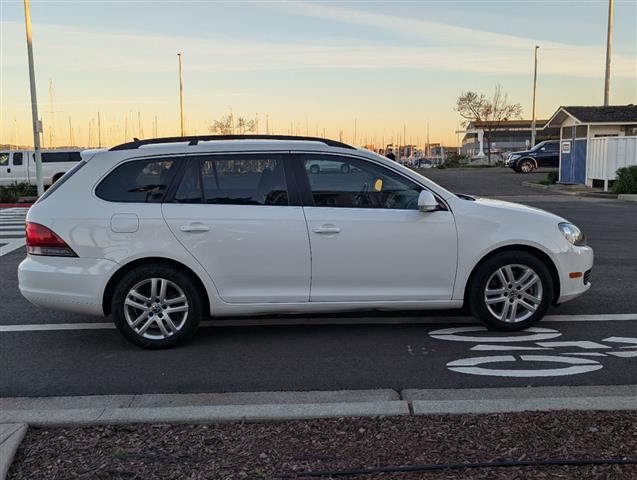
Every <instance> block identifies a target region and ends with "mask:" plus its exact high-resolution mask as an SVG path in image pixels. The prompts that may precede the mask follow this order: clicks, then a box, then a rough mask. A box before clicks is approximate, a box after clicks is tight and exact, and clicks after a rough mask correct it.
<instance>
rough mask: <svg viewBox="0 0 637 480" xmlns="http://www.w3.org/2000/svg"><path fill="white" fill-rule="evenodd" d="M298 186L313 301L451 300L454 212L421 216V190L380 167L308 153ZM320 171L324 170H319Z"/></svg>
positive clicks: (446, 210)
mask: <svg viewBox="0 0 637 480" xmlns="http://www.w3.org/2000/svg"><path fill="white" fill-rule="evenodd" d="M299 161H300V162H301V163H302V165H303V167H302V168H297V175H298V176H302V178H303V180H302V181H300V182H299V183H300V184H301V185H305V188H306V189H309V190H311V195H306V197H307V198H306V199H305V202H306V204H307V203H310V206H306V207H304V210H305V216H306V218H307V223H308V230H309V235H310V245H311V250H312V288H311V295H310V301H313V302H368V301H427V300H450V299H451V295H452V290H453V285H454V280H455V274H456V264H457V234H456V226H455V222H454V218H453V214H452V212H451V211H449V210H448V209H446V207H444V205H443V204H442V203H441V207H442V209H441V210H439V211H435V212H429V213H423V212H420V211H419V210H418V195H419V193H420V191H421V190H422V187H420V186H419V185H417V184H416V183H414V182H413V181H411V180H409V179H408V178H406V177H403V176H402V175H400V174H399V173H397V172H394V171H392V170H390V169H388V168H386V167H384V166H382V165H380V164H377V163H374V162H372V161H368V160H364V159H360V158H356V159H355V158H352V157H347V156H335V155H324V154H323V155H317V154H309V153H308V154H302V158H300V159H299ZM317 166H318V168H317Z"/></svg>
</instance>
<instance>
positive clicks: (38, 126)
mask: <svg viewBox="0 0 637 480" xmlns="http://www.w3.org/2000/svg"><path fill="white" fill-rule="evenodd" d="M24 23H25V25H26V29H27V53H28V55H29V81H30V84H31V116H32V117H33V150H34V152H35V178H36V184H37V188H38V197H39V196H41V195H42V194H43V193H44V182H43V181H42V154H41V152H40V150H41V148H40V133H41V132H42V122H41V121H40V119H39V117H38V95H37V93H36V91H35V68H34V66H33V42H32V38H31V37H32V35H31V9H30V7H29V0H24Z"/></svg>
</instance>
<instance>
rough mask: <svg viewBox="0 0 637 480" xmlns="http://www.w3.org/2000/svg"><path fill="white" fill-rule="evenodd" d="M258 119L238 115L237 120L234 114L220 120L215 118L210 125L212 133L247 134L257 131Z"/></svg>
mask: <svg viewBox="0 0 637 480" xmlns="http://www.w3.org/2000/svg"><path fill="white" fill-rule="evenodd" d="M256 125H257V124H256V121H255V120H252V119H246V118H244V117H238V118H237V120H236V122H235V120H234V116H233V115H232V114H230V115H226V116H225V117H222V118H221V119H220V120H214V121H213V122H212V125H211V126H210V127H209V130H210V133H214V134H217V135H233V134H234V133H237V134H239V135H245V134H246V133H254V132H256V130H257V128H256Z"/></svg>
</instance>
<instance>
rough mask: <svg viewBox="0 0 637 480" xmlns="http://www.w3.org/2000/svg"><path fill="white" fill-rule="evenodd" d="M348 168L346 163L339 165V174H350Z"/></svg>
mask: <svg viewBox="0 0 637 480" xmlns="http://www.w3.org/2000/svg"><path fill="white" fill-rule="evenodd" d="M350 170H351V169H350V166H349V165H348V164H347V163H344V164H343V165H341V173H345V174H348V173H349V172H350Z"/></svg>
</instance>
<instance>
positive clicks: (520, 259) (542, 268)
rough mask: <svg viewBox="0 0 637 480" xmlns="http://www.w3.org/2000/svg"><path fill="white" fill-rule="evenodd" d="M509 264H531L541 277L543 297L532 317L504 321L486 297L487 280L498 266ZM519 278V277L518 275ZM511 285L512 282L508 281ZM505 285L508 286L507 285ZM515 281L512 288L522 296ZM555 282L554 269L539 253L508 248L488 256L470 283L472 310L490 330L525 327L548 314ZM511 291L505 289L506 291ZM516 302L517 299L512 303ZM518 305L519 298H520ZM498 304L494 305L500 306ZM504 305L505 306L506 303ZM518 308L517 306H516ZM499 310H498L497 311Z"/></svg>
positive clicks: (515, 294)
mask: <svg viewBox="0 0 637 480" xmlns="http://www.w3.org/2000/svg"><path fill="white" fill-rule="evenodd" d="M506 265H522V266H525V267H530V268H531V269H532V270H533V271H534V272H535V273H536V274H537V276H538V277H539V282H540V283H541V288H542V297H541V301H540V302H539V305H537V309H536V310H535V312H534V313H533V314H532V315H530V316H529V317H528V318H525V319H523V320H521V321H519V322H515V323H513V322H504V321H502V320H501V319H499V318H498V317H496V316H495V315H494V314H493V313H492V312H491V311H490V310H489V307H488V306H487V304H486V301H485V290H486V287H487V282H488V281H489V280H490V279H491V278H492V275H494V274H495V273H496V272H497V271H498V269H500V268H501V267H505V266H506ZM518 279H519V277H518ZM507 287H508V285H507ZM507 287H505V289H506V288H507ZM516 288H517V287H515V285H514V286H513V288H512V289H511V290H512V291H513V292H514V295H513V297H517V298H520V297H519V296H518V293H519V292H517V291H515V289H516ZM553 293H554V286H553V279H552V277H551V273H550V271H549V269H548V266H547V265H546V264H545V263H544V262H543V261H542V260H540V259H539V258H538V257H537V256H535V255H533V254H531V253H529V252H525V251H513V250H511V251H506V252H502V253H499V254H496V255H494V256H492V257H491V258H489V259H487V260H486V261H485V262H484V263H482V265H480V266H479V267H478V269H477V270H476V271H475V272H474V274H473V275H472V278H471V283H470V285H469V292H468V297H469V306H470V309H471V314H472V315H473V316H474V317H475V318H477V319H478V320H480V321H481V322H482V323H483V324H484V325H485V326H486V327H487V328H488V329H489V330H498V331H509V332H512V331H518V330H524V329H525V328H528V327H530V326H532V325H534V324H535V323H537V322H539V321H540V320H541V319H542V317H544V315H545V314H546V311H547V310H548V308H549V306H550V304H551V301H552V299H553ZM506 294H508V292H505V293H504V294H503V295H506ZM508 298H509V301H510V302H511V294H508ZM513 302H515V299H513V301H512V303H513ZM516 305H517V302H516ZM496 308H497V306H494V307H492V309H494V310H495V309H496ZM502 308H503V309H504V306H503V307H502ZM516 308H517V307H516ZM521 311H522V312H524V311H526V312H530V310H528V309H524V307H522V310H521ZM496 313H497V312H496Z"/></svg>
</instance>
